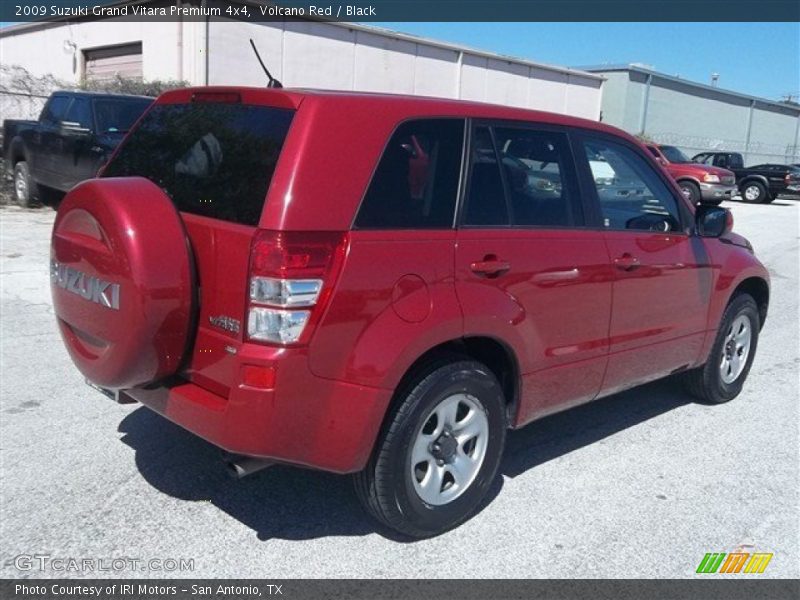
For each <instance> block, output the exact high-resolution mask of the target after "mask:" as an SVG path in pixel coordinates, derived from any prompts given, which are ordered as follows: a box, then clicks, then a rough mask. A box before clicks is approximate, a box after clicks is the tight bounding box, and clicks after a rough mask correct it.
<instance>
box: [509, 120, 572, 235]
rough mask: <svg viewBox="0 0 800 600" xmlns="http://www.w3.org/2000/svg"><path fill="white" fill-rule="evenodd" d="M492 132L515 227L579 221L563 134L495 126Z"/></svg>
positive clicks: (565, 224) (559, 225)
mask: <svg viewBox="0 0 800 600" xmlns="http://www.w3.org/2000/svg"><path fill="white" fill-rule="evenodd" d="M494 135H495V142H496V144H497V149H498V152H499V154H500V160H501V162H502V164H503V172H504V174H505V179H506V187H507V189H508V195H509V201H510V204H511V215H512V222H513V224H514V225H515V226H521V227H526V226H537V227H568V226H570V225H574V224H575V223H576V222H579V221H582V215H581V214H576V213H580V201H579V197H578V188H577V181H576V177H575V172H574V167H573V164H572V155H571V153H570V149H569V144H568V142H567V138H566V136H565V135H564V134H563V133H558V132H550V131H533V130H530V129H525V128H512V127H497V128H495V130H494Z"/></svg>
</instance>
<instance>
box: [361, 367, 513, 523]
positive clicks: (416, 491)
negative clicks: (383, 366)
mask: <svg viewBox="0 0 800 600" xmlns="http://www.w3.org/2000/svg"><path fill="white" fill-rule="evenodd" d="M398 393H399V394H400V397H399V398H398V400H399V404H398V406H397V408H396V410H395V411H394V413H393V415H392V416H391V418H390V421H389V422H388V423H387V425H386V428H385V431H384V433H383V435H382V436H381V438H380V439H379V441H378V444H377V446H376V448H375V451H374V453H373V456H372V458H371V459H370V461H369V463H368V464H367V467H366V468H365V469H364V471H362V472H361V473H358V474H357V475H356V477H355V482H356V492H357V494H358V497H359V499H360V500H361V502H362V504H363V505H364V507H365V508H366V509H367V511H368V512H369V513H370V514H371V515H372V516H373V517H375V518H376V519H377V520H378V521H380V522H381V523H383V524H384V525H386V526H388V527H390V528H391V529H394V530H395V531H398V532H400V533H402V534H405V535H407V536H410V537H414V538H425V537H431V536H435V535H438V534H440V533H443V532H445V531H447V530H448V529H452V528H453V527H455V526H456V525H458V524H460V523H462V522H463V521H465V520H466V519H467V518H469V517H470V516H471V515H472V513H473V512H474V511H475V509H476V508H477V507H478V505H479V504H480V502H481V500H482V499H483V498H484V497H485V496H486V494H487V492H488V490H489V487H490V485H491V483H492V481H493V480H494V478H495V475H496V474H497V469H498V466H499V464H500V458H501V456H502V453H503V446H504V444H505V434H506V418H505V400H504V396H503V390H502V388H501V387H500V384H499V383H498V381H497V379H496V378H495V376H494V375H493V374H492V372H491V371H490V370H489V369H488V368H487V367H486V366H485V365H483V364H481V363H479V362H476V361H473V360H469V359H466V358H464V359H454V360H450V361H447V360H445V361H440V362H437V363H435V364H431V365H430V366H429V367H428V368H427V369H425V370H423V371H421V372H420V373H419V374H418V376H417V377H415V378H413V380H412V381H411V382H410V383H409V384H408V385H407V386H405V389H404V390H403V391H400V392H398Z"/></svg>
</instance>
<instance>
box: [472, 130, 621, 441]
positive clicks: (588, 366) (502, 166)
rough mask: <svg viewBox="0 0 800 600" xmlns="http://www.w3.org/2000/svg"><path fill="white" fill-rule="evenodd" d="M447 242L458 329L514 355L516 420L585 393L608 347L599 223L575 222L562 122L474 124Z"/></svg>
mask: <svg viewBox="0 0 800 600" xmlns="http://www.w3.org/2000/svg"><path fill="white" fill-rule="evenodd" d="M470 155H471V161H470V169H469V178H468V184H467V193H466V197H465V205H464V207H463V210H462V215H461V226H460V229H459V231H458V237H457V249H456V292H457V294H458V298H459V302H460V304H461V308H462V311H463V313H464V331H465V335H467V336H470V335H484V336H490V337H496V338H497V339H500V340H505V341H506V342H507V343H508V344H510V345H511V346H512V349H513V350H514V353H515V355H516V356H517V358H518V361H519V369H520V375H521V378H522V393H521V398H520V406H519V411H518V414H517V418H516V423H515V424H516V425H522V424H524V423H526V422H528V421H530V420H532V419H534V418H536V417H538V416H541V415H543V414H546V413H549V412H554V411H556V410H559V409H562V408H566V407H567V406H570V405H574V404H577V403H580V402H584V401H588V400H591V399H592V398H594V397H595V395H596V394H597V393H598V391H599V389H600V384H601V382H602V378H603V373H604V371H605V367H606V360H607V351H608V340H607V335H608V324H609V318H610V313H611V275H610V267H609V262H608V253H607V251H606V247H605V242H604V240H603V233H602V232H600V231H592V230H588V229H586V228H585V227H584V226H583V223H584V216H583V209H582V202H581V198H580V191H579V187H578V184H577V178H576V176H575V168H574V164H573V159H572V155H571V152H570V147H569V142H568V140H567V136H566V134H565V133H564V132H562V131H559V130H549V129H532V128H528V127H525V126H520V125H514V126H505V125H497V126H495V127H491V126H489V125H488V124H486V125H477V126H476V127H475V128H474V131H473V135H472V142H471V151H470Z"/></svg>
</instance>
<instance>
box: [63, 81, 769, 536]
mask: <svg viewBox="0 0 800 600" xmlns="http://www.w3.org/2000/svg"><path fill="white" fill-rule="evenodd" d="M731 225H732V220H731V217H730V213H729V212H728V211H727V210H725V209H722V208H718V207H694V206H692V205H691V204H690V203H689V202H687V201H686V200H685V198H684V197H683V195H682V194H681V191H680V190H679V189H678V188H677V187H676V184H675V183H674V182H673V181H672V180H671V179H670V177H669V175H668V174H667V173H666V172H665V171H664V170H663V169H662V168H661V167H660V166H659V165H658V164H657V163H656V162H655V161H654V159H653V157H652V156H651V155H650V153H649V152H648V151H647V150H646V149H645V148H644V146H642V145H641V144H640V143H639V142H638V141H636V140H635V139H634V138H632V137H631V136H629V135H627V134H625V133H623V132H621V131H619V130H617V129H614V128H611V127H607V126H604V125H602V124H598V123H595V122H590V121H585V120H580V119H575V118H570V117H565V116H560V115H553V114H547V113H541V112H534V111H529V110H522V109H515V108H507V107H501V106H490V105H483V104H477V103H469V102H459V101H450V100H440V99H432V98H418V97H402V96H386V95H373V94H356V93H336V92H315V91H304V90H296V91H292V90H266V89H249V88H197V89H184V90H178V91H172V92H168V93H165V94H164V95H162V96H161V97H160V98H159V99H158V100H157V101H156V102H155V104H154V105H153V106H152V107H151V108H150V109H149V110H148V111H147V112H146V113H145V115H144V116H143V117H142V118H141V120H140V121H139V122H138V124H137V125H136V126H135V128H134V130H133V131H132V132H131V133H130V134H129V135H128V137H127V138H126V140H125V141H124V142H123V143H122V145H121V146H120V147H119V148H118V150H117V151H116V153H115V155H114V156H113V157H112V159H111V160H110V162H109V164H108V166H107V168H106V169H105V171H104V172H103V173H102V176H101V178H99V179H94V180H90V181H87V182H84V183H82V184H80V185H78V186H77V187H75V188H74V189H73V190H72V191H71V192H70V193H69V195H68V196H67V197H66V199H65V200H64V202H63V203H62V204H61V207H60V209H59V212H58V216H57V219H56V222H55V226H54V231H53V238H52V264H51V268H52V270H51V272H52V290H53V300H54V305H55V311H56V314H57V317H58V325H59V327H60V330H61V333H62V336H63V339H64V342H65V343H66V345H67V348H68V349H69V353H70V355H71V357H72V360H73V361H74V362H75V364H76V365H77V367H78V368H79V369H80V370H81V371H82V373H83V374H84V375H85V376H86V378H87V379H88V380H89V381H90V382H91V383H93V384H94V385H96V386H98V387H101V388H105V389H107V390H112V391H113V393H114V395H115V396H116V397H118V398H119V399H120V400H128V401H132V400H135V401H139V402H141V403H143V404H145V405H146V406H148V407H150V408H151V409H153V410H155V411H157V412H159V413H161V414H162V415H164V416H165V417H166V418H168V419H170V420H172V421H174V422H175V423H178V424H180V425H181V426H183V427H185V428H186V429H188V430H190V431H192V432H194V433H196V434H197V435H199V436H201V437H203V438H205V439H206V440H208V441H210V442H212V443H214V444H216V445H218V446H220V447H222V448H223V449H225V450H227V451H228V452H230V453H232V454H233V455H234V457H235V460H238V461H239V464H240V467H241V469H242V470H243V471H247V470H250V469H251V468H252V465H253V464H256V465H263V464H266V462H267V461H279V462H283V463H289V464H297V465H304V466H310V467H315V468H318V469H325V470H328V471H334V472H338V473H356V476H355V477H356V487H357V491H358V495H359V496H360V498H361V500H362V501H363V504H364V505H365V507H366V509H367V510H368V511H369V512H370V513H371V514H372V515H374V516H375V517H376V518H377V519H378V520H380V521H381V522H383V523H384V524H386V525H388V526H389V527H391V528H394V529H396V530H398V531H400V532H403V533H405V534H407V535H409V536H414V537H424V536H430V535H436V534H438V533H440V532H442V531H445V530H447V529H449V528H452V527H454V526H456V525H457V524H458V523H460V522H462V521H464V520H465V519H467V518H468V517H469V516H470V514H471V513H472V512H473V511H474V510H475V509H476V507H477V505H478V503H479V502H480V501H481V499H482V497H483V496H484V495H485V493H486V491H487V489H488V487H489V486H490V484H491V482H492V479H493V478H494V477H495V476H496V473H497V470H498V465H499V462H500V458H501V454H502V452H503V444H504V441H505V435H506V430H507V428H509V427H512V428H516V427H521V426H523V425H525V424H526V423H529V422H531V421H532V420H534V419H537V418H539V417H542V416H543V415H547V414H550V413H553V412H555V411H559V410H563V409H566V408H568V407H571V406H575V405H577V404H580V403H583V402H587V401H589V400H592V399H595V398H598V397H602V396H607V395H609V394H613V393H615V392H618V391H620V390H623V389H626V388H630V387H632V386H636V385H639V384H642V383H645V382H648V381H651V380H654V379H657V378H660V377H664V376H667V375H670V374H675V373H681V374H682V375H681V376H682V377H684V378H685V379H686V381H687V383H688V384H689V388H690V390H691V391H692V392H693V393H694V394H695V395H696V396H698V397H699V398H701V399H702V400H704V401H707V402H712V403H718V402H725V401H727V400H731V399H732V398H734V397H735V396H736V395H737V394H739V392H740V390H741V389H742V384H743V383H744V380H745V378H746V377H747V374H748V371H749V369H750V365H751V364H752V361H753V357H754V355H755V352H756V344H757V341H758V335H759V330H760V329H761V326H762V325H763V323H764V319H765V317H766V313H767V304H768V296H769V288H768V275H767V272H766V270H765V268H764V267H763V266H762V265H761V263H759V261H758V260H757V259H756V258H755V257H754V255H753V250H752V248H751V246H750V244H749V243H748V242H747V240H745V239H744V238H742V237H741V236H739V235H736V234H734V233H732V232H731V231H730V228H731ZM643 401H645V399H643ZM248 461H249V462H248ZM248 465H249V466H248Z"/></svg>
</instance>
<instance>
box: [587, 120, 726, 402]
mask: <svg viewBox="0 0 800 600" xmlns="http://www.w3.org/2000/svg"><path fill="white" fill-rule="evenodd" d="M580 146H581V147H582V150H581V151H580V152H579V153H578V155H579V156H580V158H579V160H581V161H582V167H583V170H584V172H586V173H590V174H591V175H590V181H592V182H593V184H594V190H593V192H594V196H595V197H596V199H597V204H596V207H597V211H598V213H599V214H598V215H597V218H598V219H599V224H600V226H601V228H602V229H603V231H604V232H605V233H604V238H605V240H606V244H607V246H608V250H609V253H610V256H611V263H612V265H613V273H614V295H613V298H614V301H613V311H612V315H611V327H610V355H609V362H608V371H607V373H606V377H605V380H604V382H603V394H609V393H613V392H616V391H619V390H622V389H625V388H628V387H632V386H634V385H637V384H639V383H643V382H645V381H649V380H652V379H656V378H658V377H661V376H664V375H667V374H669V373H671V372H673V371H675V370H677V369H680V368H683V367H687V366H688V365H690V364H692V363H693V362H694V361H695V360H696V358H697V356H698V355H699V352H700V347H701V345H702V343H703V339H704V336H705V328H706V314H707V307H708V301H709V296H710V291H711V268H710V264H709V260H708V256H707V255H706V253H705V249H704V246H703V244H702V242H701V240H700V239H699V238H697V237H696V236H693V235H691V228H690V227H688V226H687V223H688V220H689V214H688V210H687V209H685V207H684V206H683V204H682V201H681V200H680V199H679V198H678V197H676V195H675V194H674V193H673V190H672V188H671V187H670V186H669V185H668V184H667V182H666V181H665V180H664V179H663V178H662V175H661V173H659V172H658V171H657V170H656V168H655V167H653V166H651V163H650V162H649V161H647V160H646V159H645V157H644V155H642V154H640V151H639V150H638V149H637V148H635V147H634V146H633V145H628V144H627V143H623V142H622V141H621V140H619V139H616V138H610V137H605V136H593V135H585V136H582V139H581V143H580ZM600 164H602V165H604V169H603V171H602V175H601V174H600V170H599V169H598V168H597V165H600ZM609 170H611V171H613V176H612V177H610V178H609V177H608V175H607V172H608V171H609Z"/></svg>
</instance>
